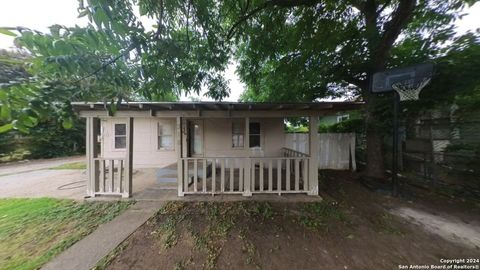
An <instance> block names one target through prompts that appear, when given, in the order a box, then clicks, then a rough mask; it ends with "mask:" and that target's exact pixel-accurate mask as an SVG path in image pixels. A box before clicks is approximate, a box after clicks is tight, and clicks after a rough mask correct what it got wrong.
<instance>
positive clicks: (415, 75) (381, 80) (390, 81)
mask: <svg viewBox="0 0 480 270" xmlns="http://www.w3.org/2000/svg"><path fill="white" fill-rule="evenodd" d="M432 76H433V63H423V64H418V65H413V66H409V67H404V68H395V69H389V70H386V71H381V72H377V73H375V74H373V77H372V81H371V83H370V91H371V92H372V93H385V92H391V91H393V87H392V85H394V84H396V83H411V84H412V85H414V84H418V83H420V82H421V81H423V80H425V79H426V78H431V77H432Z"/></svg>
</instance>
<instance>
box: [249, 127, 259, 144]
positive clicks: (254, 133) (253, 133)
mask: <svg viewBox="0 0 480 270" xmlns="http://www.w3.org/2000/svg"><path fill="white" fill-rule="evenodd" d="M249 128H250V134H249V136H250V147H260V123H257V122H251V123H250V125H249Z"/></svg>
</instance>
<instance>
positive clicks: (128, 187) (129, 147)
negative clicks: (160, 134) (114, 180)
mask: <svg viewBox="0 0 480 270" xmlns="http://www.w3.org/2000/svg"><path fill="white" fill-rule="evenodd" d="M126 128H127V144H126V156H125V178H126V180H127V181H126V183H125V189H124V191H123V194H122V197H123V198H129V197H131V196H132V186H133V181H132V180H133V179H132V178H133V177H132V175H133V117H128V118H127V125H126Z"/></svg>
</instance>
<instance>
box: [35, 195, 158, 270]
mask: <svg viewBox="0 0 480 270" xmlns="http://www.w3.org/2000/svg"><path fill="white" fill-rule="evenodd" d="M164 203H165V202H161V201H154V202H153V201H140V202H137V203H136V204H134V205H132V206H131V207H130V208H129V209H127V210H126V211H125V212H124V213H122V214H121V215H119V216H118V217H116V218H114V219H113V220H112V221H110V222H108V223H105V224H102V225H100V226H99V227H98V229H97V230H95V231H94V232H93V233H92V234H90V235H88V236H87V237H85V238H83V239H82V240H80V241H78V242H77V243H75V244H74V245H73V246H71V247H70V248H69V249H67V250H65V251H64V252H63V253H61V254H60V255H58V256H57V257H55V258H54V259H53V260H52V261H50V262H49V263H47V264H46V265H45V266H44V267H42V269H46V270H50V269H51V270H58V269H62V270H90V269H92V268H93V267H95V265H96V264H97V263H98V262H99V261H100V260H101V259H102V258H103V257H105V256H107V255H108V254H109V253H110V252H111V251H112V250H113V249H114V248H115V247H117V246H118V245H120V243H122V242H123V241H124V240H125V239H127V237H129V236H130V235H131V234H132V233H133V232H134V231H135V230H136V229H137V228H138V227H140V226H141V225H143V224H144V223H145V222H146V221H147V220H148V219H149V218H150V217H152V216H153V215H154V214H155V213H156V212H157V210H159V209H160V208H161V207H162V206H163V205H164Z"/></svg>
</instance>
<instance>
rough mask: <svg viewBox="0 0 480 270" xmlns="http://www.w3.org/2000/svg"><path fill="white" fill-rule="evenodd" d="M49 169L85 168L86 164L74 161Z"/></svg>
mask: <svg viewBox="0 0 480 270" xmlns="http://www.w3.org/2000/svg"><path fill="white" fill-rule="evenodd" d="M49 169H50V170H86V169H87V164H86V163H85V162H74V163H67V164H62V165H59V166H56V167H52V168H49Z"/></svg>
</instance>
